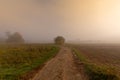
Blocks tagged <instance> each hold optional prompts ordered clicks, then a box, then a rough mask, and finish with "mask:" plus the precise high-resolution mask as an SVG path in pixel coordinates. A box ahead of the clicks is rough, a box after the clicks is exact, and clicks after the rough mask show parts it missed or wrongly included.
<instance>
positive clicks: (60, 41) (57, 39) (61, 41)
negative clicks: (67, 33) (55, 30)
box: [54, 36, 65, 45]
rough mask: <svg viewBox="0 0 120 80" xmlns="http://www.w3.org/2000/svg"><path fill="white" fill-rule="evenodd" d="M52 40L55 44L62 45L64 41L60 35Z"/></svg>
mask: <svg viewBox="0 0 120 80" xmlns="http://www.w3.org/2000/svg"><path fill="white" fill-rule="evenodd" d="M54 41H55V44H58V45H63V44H64V43H65V38H64V37H62V36H57V37H56V38H55V40H54Z"/></svg>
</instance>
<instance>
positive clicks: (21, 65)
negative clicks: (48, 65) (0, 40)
mask: <svg viewBox="0 0 120 80" xmlns="http://www.w3.org/2000/svg"><path fill="white" fill-rule="evenodd" d="M58 51H59V47H57V46H55V45H51V44H9V45H4V44H2V45H0V80H24V78H25V75H27V74H29V73H30V72H31V71H32V70H34V69H36V68H37V67H41V66H43V65H44V63H45V62H47V61H48V60H49V59H51V58H52V57H54V56H55V55H56V54H57V52H58ZM27 79H28V78H27Z"/></svg>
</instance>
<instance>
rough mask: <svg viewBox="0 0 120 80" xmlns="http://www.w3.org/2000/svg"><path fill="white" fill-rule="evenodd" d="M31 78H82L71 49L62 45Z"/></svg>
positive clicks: (66, 79)
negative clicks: (54, 55)
mask: <svg viewBox="0 0 120 80" xmlns="http://www.w3.org/2000/svg"><path fill="white" fill-rule="evenodd" d="M31 80H84V79H82V76H81V74H80V72H79V71H78V69H77V67H76V65H75V63H74V60H73V55H72V51H71V50H70V49H69V48H67V47H62V48H61V50H60V52H59V53H58V54H57V56H56V57H55V58H53V59H51V60H50V61H48V62H47V63H46V65H45V66H44V67H43V68H42V69H41V70H40V71H39V72H38V73H37V74H36V75H35V77H34V78H33V79H31Z"/></svg>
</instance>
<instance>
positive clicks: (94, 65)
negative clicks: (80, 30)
mask: <svg viewBox="0 0 120 80" xmlns="http://www.w3.org/2000/svg"><path fill="white" fill-rule="evenodd" d="M74 49H75V52H76V54H77V56H78V57H79V58H80V60H81V61H82V62H83V63H84V65H85V69H86V72H87V73H88V75H89V76H90V80H119V79H118V77H120V45H96V44H94V45H77V46H74Z"/></svg>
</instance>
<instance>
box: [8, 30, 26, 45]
mask: <svg viewBox="0 0 120 80" xmlns="http://www.w3.org/2000/svg"><path fill="white" fill-rule="evenodd" d="M6 34H7V37H8V38H7V40H6V42H7V43H24V42H25V40H24V39H23V37H22V35H21V34H20V33H19V32H15V33H14V34H11V33H10V32H7V33H6Z"/></svg>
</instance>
